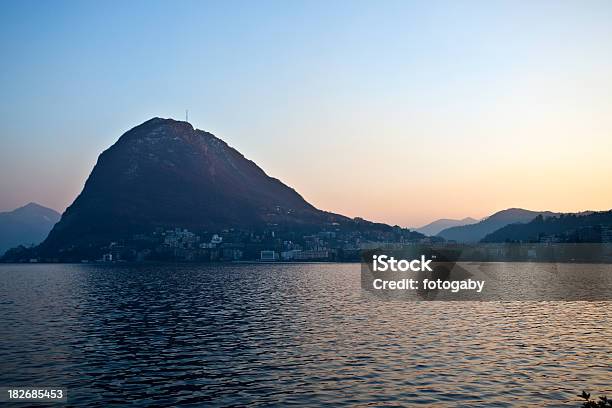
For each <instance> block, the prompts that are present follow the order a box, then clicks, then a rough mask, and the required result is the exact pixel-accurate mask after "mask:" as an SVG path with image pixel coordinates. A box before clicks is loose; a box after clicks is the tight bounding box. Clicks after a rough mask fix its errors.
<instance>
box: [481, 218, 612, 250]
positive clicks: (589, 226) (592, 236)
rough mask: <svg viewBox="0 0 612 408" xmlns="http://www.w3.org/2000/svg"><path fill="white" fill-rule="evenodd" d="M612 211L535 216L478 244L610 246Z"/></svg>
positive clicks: (485, 238) (492, 234) (498, 231)
mask: <svg viewBox="0 0 612 408" xmlns="http://www.w3.org/2000/svg"><path fill="white" fill-rule="evenodd" d="M611 239H612V210H611V211H602V212H591V211H587V212H584V213H579V214H561V215H559V216H557V217H543V216H542V215H538V216H536V217H535V218H534V219H533V220H531V221H530V222H528V223H524V224H510V225H506V226H505V227H502V228H500V229H498V230H497V231H495V232H492V233H490V234H488V235H487V236H486V237H484V238H483V240H482V242H573V243H575V242H610V240H611Z"/></svg>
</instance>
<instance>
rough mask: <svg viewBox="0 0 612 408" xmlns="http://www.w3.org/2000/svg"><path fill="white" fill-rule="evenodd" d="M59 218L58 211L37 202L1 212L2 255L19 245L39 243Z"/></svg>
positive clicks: (0, 247)
mask: <svg viewBox="0 0 612 408" xmlns="http://www.w3.org/2000/svg"><path fill="white" fill-rule="evenodd" d="M59 219H60V214H59V213H58V212H57V211H55V210H52V209H51V208H47V207H43V206H42V205H40V204H36V203H29V204H27V205H25V206H23V207H19V208H17V209H15V210H13V211H8V212H3V213H0V256H2V255H3V254H4V252H5V251H6V250H8V249H9V248H13V247H16V246H18V245H24V246H30V245H38V244H39V243H41V242H42V241H43V240H44V239H45V238H46V237H47V235H48V234H49V231H51V228H53V226H54V225H55V223H56V222H58V221H59Z"/></svg>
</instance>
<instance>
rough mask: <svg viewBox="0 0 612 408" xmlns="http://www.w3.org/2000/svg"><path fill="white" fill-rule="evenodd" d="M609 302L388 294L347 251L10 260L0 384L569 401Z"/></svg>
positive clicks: (596, 344) (586, 380)
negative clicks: (217, 261) (348, 259)
mask: <svg viewBox="0 0 612 408" xmlns="http://www.w3.org/2000/svg"><path fill="white" fill-rule="evenodd" d="M506 266H507V264H506ZM518 267H522V266H518ZM540 267H541V266H540ZM582 267H583V268H588V266H582ZM610 306H612V303H609V302H564V301H557V302H518V301H516V302H476V301H461V302H441V301H384V300H381V299H379V298H377V297H375V296H372V295H371V294H369V293H367V292H366V291H364V290H362V289H361V287H360V266H359V265H358V264H289V265H287V264H255V265H249V264H235V265H230V264H226V265H193V264H184V265H96V264H82V265H59V264H52V265H42V264H31V265H9V264H6V265H0V316H1V317H0V318H1V323H2V329H1V330H2V335H1V337H0V364H1V370H0V386H28V385H35V386H42V385H53V386H61V387H64V388H67V389H68V403H69V404H70V405H76V406H100V407H102V406H108V405H110V404H120V405H125V403H126V402H130V403H132V404H133V405H135V406H152V405H155V406H160V407H163V406H168V407H169V406H176V405H178V404H193V405H194V406H202V405H203V406H236V405H245V404H251V405H266V406H268V405H283V406H284V405H288V404H297V405H306V406H313V405H323V404H333V405H345V406H355V405H367V404H372V405H389V404H397V405H404V406H405V405H419V404H422V405H436V406H442V407H444V406H449V407H451V406H452V407H454V406H483V407H485V406H487V407H489V406H500V407H502V406H517V407H526V406H551V407H557V406H571V407H577V406H579V405H580V403H579V402H578V399H577V398H576V394H577V393H578V392H580V391H582V390H583V389H586V390H587V391H590V392H591V393H592V394H593V395H594V396H595V395H603V394H606V393H607V394H608V396H612V357H611V356H612V341H611V339H612V308H611V307H610ZM21 406H23V404H22V405H21Z"/></svg>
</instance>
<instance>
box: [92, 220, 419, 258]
mask: <svg viewBox="0 0 612 408" xmlns="http://www.w3.org/2000/svg"><path fill="white" fill-rule="evenodd" d="M332 228H333V226H332ZM330 229H331V228H330ZM421 238H422V236H420V235H419V234H416V235H415V234H414V233H412V232H410V231H409V230H406V229H402V228H399V227H397V228H393V229H389V230H388V231H370V230H368V231H366V232H360V231H340V230H337V231H334V230H321V231H317V232H312V231H309V232H308V233H298V232H296V231H283V230H281V229H279V228H274V226H272V227H271V228H269V229H263V230H261V231H248V230H240V229H224V230H220V231H214V232H201V233H196V232H194V231H190V230H188V229H185V228H172V229H161V228H158V229H156V230H155V231H154V232H152V233H150V234H143V233H141V234H136V235H134V236H133V237H132V239H130V240H124V241H121V242H119V241H117V242H112V243H109V245H108V246H107V247H105V248H104V251H103V252H104V254H103V255H102V257H101V259H100V260H102V261H106V262H117V261H122V260H125V261H145V260H158V261H164V260H172V261H176V260H179V261H202V262H222V261H254V260H259V261H270V262H273V261H286V262H310V261H352V260H359V255H360V251H361V250H363V249H368V248H375V247H378V246H380V245H390V244H402V243H407V242H417V241H418V240H419V239H421Z"/></svg>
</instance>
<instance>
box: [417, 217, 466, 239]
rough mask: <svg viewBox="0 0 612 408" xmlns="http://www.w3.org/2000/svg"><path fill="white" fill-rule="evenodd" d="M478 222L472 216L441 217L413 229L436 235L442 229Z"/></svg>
mask: <svg viewBox="0 0 612 408" xmlns="http://www.w3.org/2000/svg"><path fill="white" fill-rule="evenodd" d="M476 222H478V220H477V219H474V218H472V217H465V218H464V219H462V220H453V219H449V218H442V219H439V220H436V221H433V222H430V223H429V224H427V225H424V226H422V227H420V228H416V229H415V231H417V232H420V233H421V234H425V235H428V236H434V235H438V233H439V232H440V231H442V230H444V229H447V228H450V227H460V226H462V225H469V224H474V223H476Z"/></svg>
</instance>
